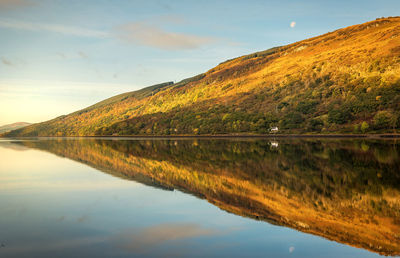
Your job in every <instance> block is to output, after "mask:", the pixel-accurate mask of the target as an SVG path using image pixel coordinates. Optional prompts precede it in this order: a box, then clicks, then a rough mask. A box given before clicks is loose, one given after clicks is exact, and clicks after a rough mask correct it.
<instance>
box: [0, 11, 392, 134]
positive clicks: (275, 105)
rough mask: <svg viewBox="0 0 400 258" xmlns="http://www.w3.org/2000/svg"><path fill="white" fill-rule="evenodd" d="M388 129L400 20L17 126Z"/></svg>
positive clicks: (61, 129)
mask: <svg viewBox="0 0 400 258" xmlns="http://www.w3.org/2000/svg"><path fill="white" fill-rule="evenodd" d="M272 126H278V127H279V129H280V131H279V132H280V133H339V132H340V133H376V132H379V133H383V132H393V131H395V130H396V129H399V128H400V17H392V18H382V19H377V20H375V21H371V22H367V23H364V24H361V25H354V26H350V27H347V28H344V29H339V30H337V31H334V32H330V33H327V34H324V35H321V36H318V37H314V38H310V39H306V40H303V41H300V42H296V43H293V44H290V45H287V46H282V47H276V48H272V49H269V50H266V51H262V52H257V53H254V54H250V55H246V56H242V57H238V58H235V59H231V60H228V61H226V62H223V63H221V64H219V65H218V66H216V67H215V68H213V69H211V70H209V71H207V72H206V73H204V74H200V75H198V76H195V77H193V78H189V79H186V80H183V81H182V82H179V83H176V84H171V83H167V84H161V85H157V86H153V87H149V88H145V89H143V90H141V91H137V92H131V93H126V94H122V95H118V96H116V97H113V98H111V99H108V100H105V101H103V102H100V103H98V104H96V105H93V106H91V107H89V108H87V109H84V110H81V111H78V112H75V113H72V114H70V115H67V116H62V117H59V118H56V119H53V120H50V121H47V122H44V123H40V124H35V125H32V126H29V127H26V128H23V129H20V130H16V131H13V132H11V133H8V134H7V135H8V136H47V135H169V134H222V133H255V134H263V133H268V132H269V129H270V128H271V127H272Z"/></svg>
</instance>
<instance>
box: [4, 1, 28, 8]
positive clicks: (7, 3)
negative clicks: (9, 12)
mask: <svg viewBox="0 0 400 258" xmlns="http://www.w3.org/2000/svg"><path fill="white" fill-rule="evenodd" d="M32 4H33V3H32V2H31V1H28V0H0V8H12V7H24V6H30V5H32Z"/></svg>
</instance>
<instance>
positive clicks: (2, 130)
mask: <svg viewBox="0 0 400 258" xmlns="http://www.w3.org/2000/svg"><path fill="white" fill-rule="evenodd" d="M28 125H31V123H27V122H17V123H13V124H8V125H3V126H0V133H5V132H9V131H12V130H16V129H19V128H23V127H25V126H28Z"/></svg>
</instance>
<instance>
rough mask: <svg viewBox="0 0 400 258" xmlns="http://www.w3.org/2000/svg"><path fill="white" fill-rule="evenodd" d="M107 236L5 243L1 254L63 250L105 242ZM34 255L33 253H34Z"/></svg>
mask: <svg viewBox="0 0 400 258" xmlns="http://www.w3.org/2000/svg"><path fill="white" fill-rule="evenodd" d="M104 241H105V238H104V237H100V236H94V237H82V238H73V239H61V240H52V241H46V242H44V243H43V242H30V243H22V244H16V245H10V246H8V245H5V246H4V247H3V248H2V249H1V254H2V255H5V256H4V257H8V256H17V255H18V254H22V255H26V254H27V253H34V252H49V251H63V250H66V249H71V248H77V247H80V246H85V247H87V246H90V245H95V244H100V243H104ZM32 256H33V255H32Z"/></svg>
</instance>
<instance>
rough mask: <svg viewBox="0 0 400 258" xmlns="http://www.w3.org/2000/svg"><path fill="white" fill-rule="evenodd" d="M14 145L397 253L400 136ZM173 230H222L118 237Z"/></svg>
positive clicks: (150, 239) (141, 242)
mask: <svg viewBox="0 0 400 258" xmlns="http://www.w3.org/2000/svg"><path fill="white" fill-rule="evenodd" d="M2 144H3V143H2ZM14 145H16V146H20V147H22V146H24V147H29V148H36V149H41V150H45V151H48V152H51V153H54V154H57V155H59V156H62V157H67V158H69V159H73V160H76V161H79V162H82V163H84V164H87V165H89V166H92V167H94V168H96V169H98V170H101V171H103V172H106V173H109V174H112V175H114V176H118V177H122V178H126V179H132V180H135V181H137V182H140V183H142V184H146V185H149V186H152V187H156V188H161V189H163V190H172V189H179V190H181V191H183V192H186V193H190V194H193V195H195V196H197V197H199V198H203V199H206V200H207V201H209V202H210V203H212V204H214V205H216V206H218V207H219V208H221V209H223V210H225V211H228V212H231V213H234V214H237V215H241V216H245V217H250V218H254V219H257V220H264V221H267V222H269V223H272V224H276V225H282V226H286V227H290V228H295V229H297V230H299V231H303V232H307V233H311V234H314V235H319V236H323V237H325V238H328V239H331V240H334V241H337V242H341V243H346V244H349V245H353V246H356V247H361V248H364V249H367V250H370V251H374V252H377V253H380V254H385V255H399V254H400V157H399V153H400V144H399V142H395V141H382V140H354V139H346V140H326V139H325V140H318V139H313V140H300V139H297V140H292V139H291V140H274V141H268V140H246V141H238V140H207V139H201V140H107V139H57V140H54V139H49V140H40V141H20V142H15V143H14ZM7 147H10V146H7ZM13 148H15V146H14V147H13ZM19 149H23V148H19ZM86 219H87V218H86ZM84 220H85V219H84V218H82V222H84ZM177 228H178V229H177ZM171 232H175V233H174V234H175V235H174V234H172V237H175V238H176V239H179V238H188V237H189V238H190V237H192V236H197V237H199V236H205V235H212V234H218V233H219V232H215V231H213V230H211V229H208V228H201V227H198V226H196V225H191V224H187V225H168V224H162V225H160V226H158V228H157V227H152V228H147V229H143V230H142V231H141V232H140V233H139V234H140V235H141V237H139V235H138V233H135V234H130V233H128V232H127V233H121V234H122V235H116V236H115V237H114V241H115V243H116V245H117V246H120V247H121V248H128V247H129V248H136V247H137V248H136V249H137V250H139V247H140V246H146V245H147V246H151V245H152V244H154V243H155V242H156V243H162V242H163V241H167V240H168V239H167V238H166V237H167V236H171V234H170V233H171ZM176 232H178V233H176ZM179 232H181V233H179ZM155 233H156V234H155ZM119 239H123V241H119ZM127 239H128V240H127ZM129 239H130V240H129ZM126 241H128V242H126ZM132 243H136V244H134V245H133V244H132ZM294 250H295V248H294V247H293V246H291V247H290V248H289V252H290V253H291V252H294Z"/></svg>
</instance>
